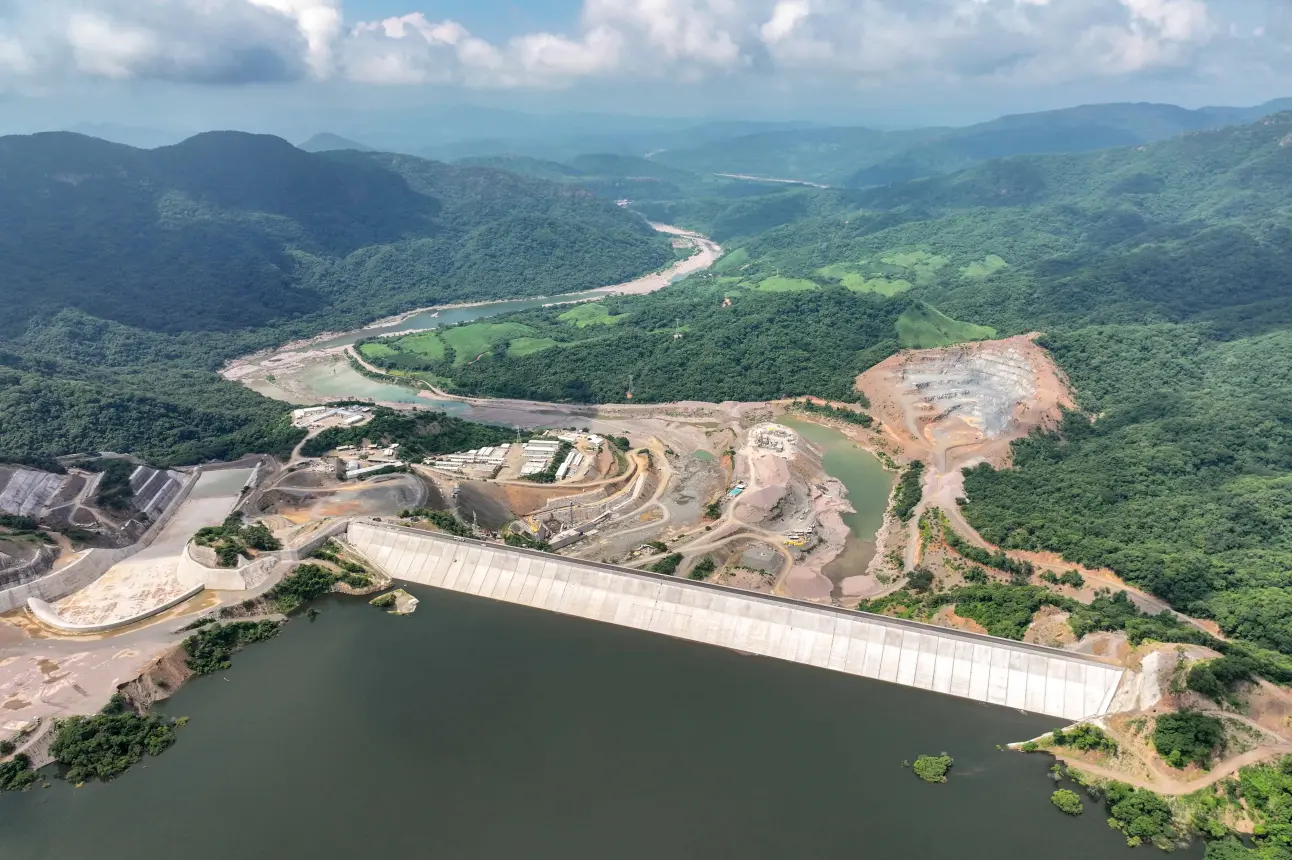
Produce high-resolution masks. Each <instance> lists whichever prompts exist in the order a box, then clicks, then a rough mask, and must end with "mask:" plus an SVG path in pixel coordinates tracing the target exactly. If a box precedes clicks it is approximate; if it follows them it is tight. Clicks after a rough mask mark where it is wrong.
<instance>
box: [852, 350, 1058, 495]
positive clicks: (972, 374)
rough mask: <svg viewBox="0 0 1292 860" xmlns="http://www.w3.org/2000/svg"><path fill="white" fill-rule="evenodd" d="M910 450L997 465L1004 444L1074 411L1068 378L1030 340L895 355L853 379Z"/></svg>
mask: <svg viewBox="0 0 1292 860" xmlns="http://www.w3.org/2000/svg"><path fill="white" fill-rule="evenodd" d="M857 388H858V389H859V390H860V391H863V392H865V394H866V396H867V397H868V398H870V401H871V406H872V410H871V411H872V412H874V413H875V414H876V415H877V416H878V417H879V418H880V419H881V420H882V421H883V423H884V424H885V425H886V426H887V427H889V428H892V429H893V431H894V432H895V433H896V434H897V435H898V436H899V437H900V440H901V441H902V443H903V445H904V446H905V447H909V448H911V449H912V450H910V451H909V452H908V453H910V454H912V455H914V456H920V455H921V454H923V453H924V452H929V453H931V454H932V455H933V458H934V465H935V467H937V468H940V469H944V470H945V469H947V468H951V467H952V466H955V465H960V464H964V463H967V462H969V461H971V460H975V459H986V460H988V461H991V462H994V463H996V464H997V465H1003V464H1004V461H1005V459H1006V458H1007V457H1008V452H1009V443H1010V442H1011V441H1013V440H1014V439H1018V438H1021V437H1023V436H1026V435H1027V433H1028V431H1030V430H1031V429H1032V428H1033V427H1037V426H1050V425H1053V424H1054V423H1055V422H1057V420H1058V419H1059V416H1060V411H1061V408H1062V407H1069V408H1070V407H1072V406H1073V402H1072V399H1071V398H1070V397H1069V395H1068V385H1067V381H1066V380H1065V379H1064V378H1063V376H1062V374H1061V373H1060V372H1059V370H1058V369H1057V368H1056V367H1055V366H1054V362H1053V361H1051V359H1050V356H1049V354H1048V353H1046V351H1045V350H1043V349H1041V348H1040V347H1039V346H1037V345H1036V344H1035V343H1034V342H1033V341H1032V339H1031V336H1028V335H1020V336H1018V337H1012V338H1008V339H1005V340H993V341H984V342H981V343H971V344H962V345H960V346H952V347H945V348H942V349H922V350H912V351H907V352H903V353H899V354H898V355H895V356H893V357H891V358H889V359H887V360H885V361H883V362H881V363H879V364H877V365H875V366H874V367H872V368H871V369H870V370H867V371H866V372H865V373H863V374H862V375H861V376H860V377H858V378H857Z"/></svg>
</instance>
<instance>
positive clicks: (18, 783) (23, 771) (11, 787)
mask: <svg viewBox="0 0 1292 860" xmlns="http://www.w3.org/2000/svg"><path fill="white" fill-rule="evenodd" d="M35 781H36V772H35V771H33V770H32V769H31V759H29V758H27V756H25V755H23V754H22V753H19V754H18V755H16V756H14V757H13V758H11V759H10V760H9V761H6V762H0V791H22V790H23V789H24V788H26V787H27V786H29V785H31V784H32V783H33V782H35Z"/></svg>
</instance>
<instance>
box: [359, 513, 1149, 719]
mask: <svg viewBox="0 0 1292 860" xmlns="http://www.w3.org/2000/svg"><path fill="white" fill-rule="evenodd" d="M346 537H347V542H348V543H349V544H350V545H351V546H353V547H354V548H355V549H357V550H358V551H359V552H360V553H361V554H362V555H364V556H366V557H367V559H368V560H369V561H370V562H372V563H373V564H375V565H376V566H378V567H380V568H381V569H382V570H384V571H385V572H386V573H388V574H389V575H390V576H392V577H394V578H395V579H402V580H406V581H408V582H413V583H420V584H422V585H429V586H434V587H436V588H446V589H449V590H452V591H458V592H463V593H465V594H473V595H477V596H479V597H489V598H492V599H494V600H502V601H506V602H508V603H517V604H520V605H523V606H530V607H534V608H537V609H546V610H549V611H552V612H560V613H563V614H566V615H573V616H577V617H580V618H588V619H591V620H594V621H602V622H606V623H610V624H618V625H621V626H624V627H635V628H637V629H639V630H647V631H650V632H652V633H660V634H664V635H666V636H674V637H678V638H681V639H690V640H692V641H694V642H703V643H706V644H709V645H719V646H722V647H725V648H731V649H735V650H738V651H745V652H749V653H753V654H758V655H761V656H764V657H774V658H777V659H781V660H790V661H793V662H797V663H805V664H807V665H810V666H818V667H821V668H824V669H832V670H835V671H838V672H845V673H848V674H852V675H860V676H862V677H866V678H873V679H876V680H880V681H889V682H892V683H896V684H902V685H905V686H908V687H917V688H919V689H923V690H931V691H933V692H937V693H947V694H949V695H952V696H959V697H962V698H966V699H973V700H974V701H978V702H987V703H990V704H994V705H1003V706H1006V707H1010V708H1016V709H1020V710H1024V711H1030V712H1032V713H1037V714H1045V715H1048V716H1052V717H1060V718H1063V719H1067V720H1074V721H1075V720H1079V719H1082V718H1085V717H1093V716H1097V715H1099V714H1103V713H1106V712H1107V711H1108V709H1109V707H1110V706H1111V704H1112V700H1113V695H1114V694H1115V693H1116V691H1117V687H1118V684H1119V683H1120V681H1121V678H1122V675H1123V671H1124V670H1123V669H1122V668H1121V667H1119V666H1114V665H1109V664H1107V663H1103V662H1101V661H1099V660H1097V659H1095V658H1092V657H1087V656H1084V655H1081V654H1074V653H1070V652H1066V651H1060V650H1057V649H1053V648H1044V647H1041V646H1036V645H1027V644H1024V643H1021V642H1013V641H1011V640H1006V639H997V638H995V637H991V636H982V635H978V634H974V633H965V632H962V631H958V630H948V629H945V628H940V627H933V626H930V625H925V624H919V623H916V622H910V621H903V620H901V619H894V618H886V617H882V616H878V615H869V614H865V613H861V612H851V611H848V610H844V609H837V608H834V607H828V606H815V605H812V604H807V603H801V602H799V601H795V600H788V599H785V598H779V597H772V596H768V595H763V594H754V593H752V592H747V591H740V590H737V589H732V588H727V587H724V586H718V585H712V584H709V583H703V582H692V581H690V580H678V579H674V578H672V577H669V576H663V575H661V574H653V573H645V572H642V571H637V570H629V569H627V568H621V567H615V566H613V565H608V564H600V563H597V562H588V561H582V560H574V559H568V558H564V557H561V556H556V555H551V554H548V553H542V552H537V551H532V550H524V549H517V548H514V547H507V546H499V545H497V544H486V543H482V542H479V541H474V540H467V539H464V538H453V537H449V536H447V535H440V534H432V533H428V532H423V531H417V530H414V529H408V528H401V527H398V526H390V525H385V524H381V523H375V522H361V521H355V522H352V523H351V524H350V526H349V528H348V530H347V533H346Z"/></svg>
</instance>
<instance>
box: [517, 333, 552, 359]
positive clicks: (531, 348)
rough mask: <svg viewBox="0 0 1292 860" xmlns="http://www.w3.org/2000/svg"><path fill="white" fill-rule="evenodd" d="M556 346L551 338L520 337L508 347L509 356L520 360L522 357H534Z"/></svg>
mask: <svg viewBox="0 0 1292 860" xmlns="http://www.w3.org/2000/svg"><path fill="white" fill-rule="evenodd" d="M554 346H556V341H554V340H552V339H551V338H550V337H518V338H516V339H515V340H513V341H512V342H511V343H510V344H509V345H508V347H507V355H509V356H511V357H512V358H518V357H520V356H522V355H533V354H534V353H536V352H542V351H543V350H545V349H550V348H552V347H554Z"/></svg>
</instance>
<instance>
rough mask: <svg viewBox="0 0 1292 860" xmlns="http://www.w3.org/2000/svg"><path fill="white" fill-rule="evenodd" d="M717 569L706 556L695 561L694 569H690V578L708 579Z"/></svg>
mask: <svg viewBox="0 0 1292 860" xmlns="http://www.w3.org/2000/svg"><path fill="white" fill-rule="evenodd" d="M717 567H718V566H717V565H716V564H715V563H714V561H713V559H712V558H710V557H709V556H707V555H706V556H705V557H704V558H702V559H700V560H699V561H697V562H696V563H695V567H693V568H692V569H691V578H692V579H708V578H709V577H710V576H711V575H712V574H713V571H714V570H716V569H717Z"/></svg>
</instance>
